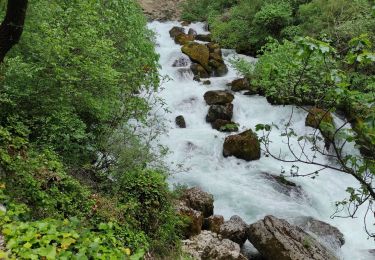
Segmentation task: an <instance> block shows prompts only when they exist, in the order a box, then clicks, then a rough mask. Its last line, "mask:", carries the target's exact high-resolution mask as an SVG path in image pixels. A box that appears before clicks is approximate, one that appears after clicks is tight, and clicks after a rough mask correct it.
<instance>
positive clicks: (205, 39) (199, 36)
mask: <svg viewBox="0 0 375 260" xmlns="http://www.w3.org/2000/svg"><path fill="white" fill-rule="evenodd" d="M195 39H196V40H198V41H202V42H210V41H211V39H212V37H211V34H197V36H195Z"/></svg>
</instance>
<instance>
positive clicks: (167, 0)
mask: <svg viewBox="0 0 375 260" xmlns="http://www.w3.org/2000/svg"><path fill="white" fill-rule="evenodd" d="M183 1H184V0H138V2H139V3H140V5H141V6H142V9H143V11H144V13H145V15H146V16H147V17H148V18H149V19H150V20H158V21H166V20H180V15H181V8H180V5H181V3H182V2H183Z"/></svg>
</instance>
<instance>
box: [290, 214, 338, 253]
mask: <svg viewBox="0 0 375 260" xmlns="http://www.w3.org/2000/svg"><path fill="white" fill-rule="evenodd" d="M294 224H295V225H297V226H299V227H300V228H302V229H303V230H304V231H306V232H308V233H312V234H314V235H315V236H317V237H318V238H319V239H320V240H322V241H323V242H324V244H326V245H327V246H329V247H331V248H332V249H334V250H337V249H339V248H340V247H341V246H343V245H344V244H345V239H344V234H343V233H341V231H340V230H339V229H338V228H337V227H334V226H331V225H330V224H328V223H326V222H323V221H320V220H317V219H315V218H313V217H306V216H301V217H297V218H295V220H294Z"/></svg>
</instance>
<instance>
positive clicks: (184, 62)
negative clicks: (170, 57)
mask: <svg viewBox="0 0 375 260" xmlns="http://www.w3.org/2000/svg"><path fill="white" fill-rule="evenodd" d="M189 64H190V60H189V58H187V57H180V58H178V59H177V60H175V61H174V62H173V64H172V67H178V68H180V67H187V66H189Z"/></svg>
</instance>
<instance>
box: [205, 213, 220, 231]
mask: <svg viewBox="0 0 375 260" xmlns="http://www.w3.org/2000/svg"><path fill="white" fill-rule="evenodd" d="M222 224H224V217H223V216H221V215H212V216H210V217H208V218H205V219H204V221H203V229H207V230H209V231H212V232H215V233H219V232H220V226H221V225H222Z"/></svg>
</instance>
